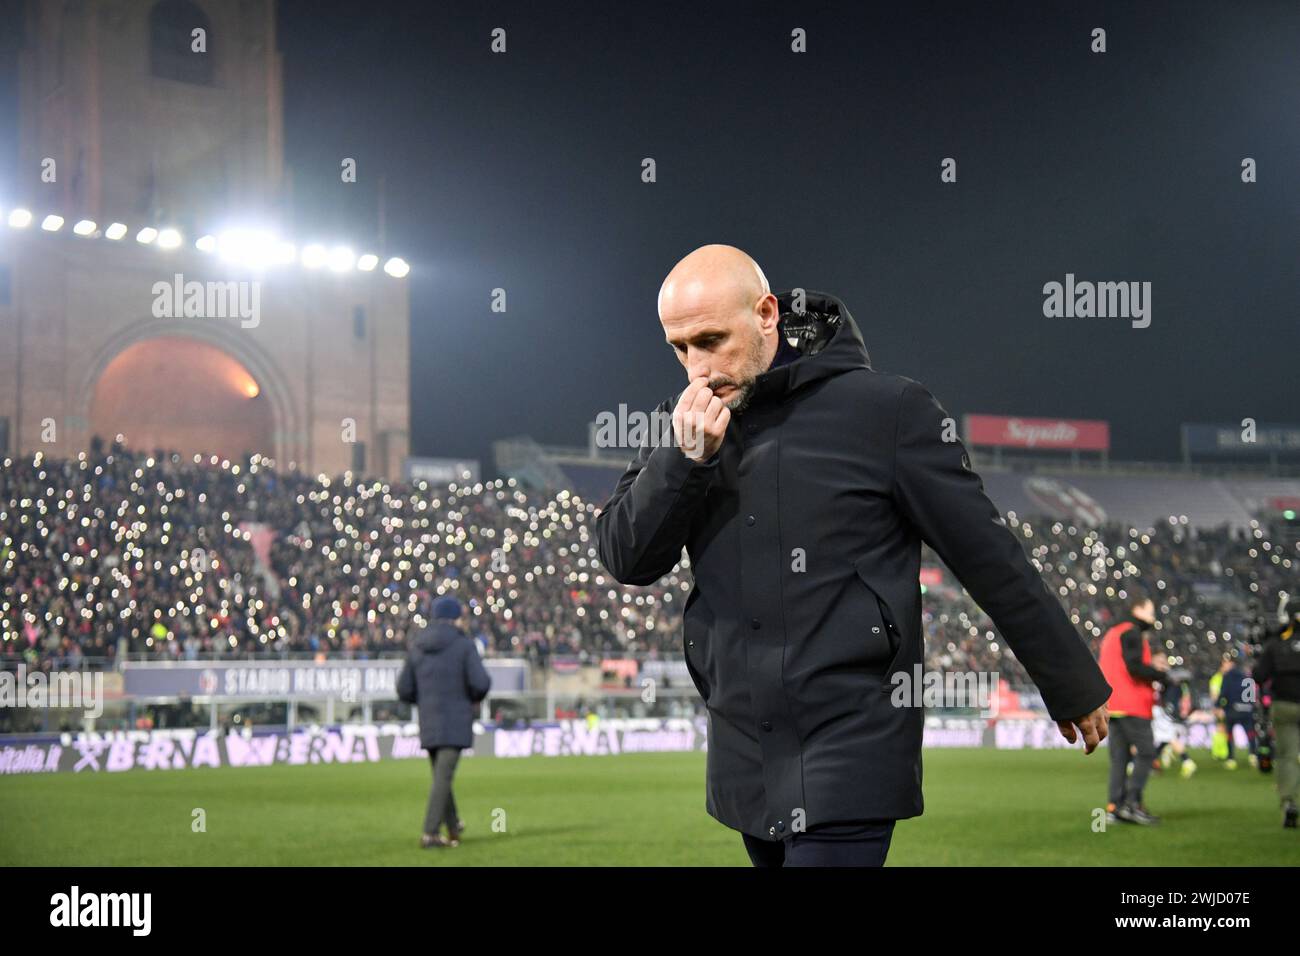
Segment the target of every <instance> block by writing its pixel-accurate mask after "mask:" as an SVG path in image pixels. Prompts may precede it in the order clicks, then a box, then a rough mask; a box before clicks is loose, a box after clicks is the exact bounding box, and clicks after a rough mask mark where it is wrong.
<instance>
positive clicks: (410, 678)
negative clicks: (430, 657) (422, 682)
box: [397, 654, 415, 704]
mask: <svg viewBox="0 0 1300 956" xmlns="http://www.w3.org/2000/svg"><path fill="white" fill-rule="evenodd" d="M397 699H398V700H401V701H405V702H406V703H408V704H414V703H415V670H414V669H413V668H412V667H411V657H410V655H409V654H408V655H407V657H406V662H405V663H404V664H402V671H401V673H400V674H398V675H397Z"/></svg>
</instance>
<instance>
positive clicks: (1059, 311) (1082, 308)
mask: <svg viewBox="0 0 1300 956" xmlns="http://www.w3.org/2000/svg"><path fill="white" fill-rule="evenodd" d="M1043 315H1045V316H1047V318H1049V319H1060V318H1067V319H1074V318H1079V319H1092V318H1097V319H1110V318H1120V319H1132V320H1133V321H1132V325H1133V328H1135V329H1145V328H1146V327H1147V326H1149V325H1150V324H1151V283H1150V282H1089V281H1087V280H1083V281H1079V282H1076V281H1075V279H1074V273H1073V272H1067V273H1066V274H1065V283H1064V284H1062V283H1060V282H1055V281H1053V282H1048V283H1047V284H1046V285H1044V286H1043Z"/></svg>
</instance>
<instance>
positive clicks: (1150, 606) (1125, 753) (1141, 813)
mask: <svg viewBox="0 0 1300 956" xmlns="http://www.w3.org/2000/svg"><path fill="white" fill-rule="evenodd" d="M1126 607H1127V609H1128V616H1127V617H1126V618H1125V619H1124V620H1122V621H1120V622H1119V623H1118V624H1116V625H1115V626H1114V627H1112V628H1111V629H1110V630H1108V631H1107V632H1106V636H1105V637H1103V638H1102V639H1101V654H1100V657H1099V660H1098V663H1099V664H1100V665H1101V672H1102V674H1103V675H1104V676H1105V678H1106V683H1108V684H1110V686H1111V695H1110V700H1109V702H1108V703H1107V704H1106V709H1107V711H1108V712H1109V713H1110V740H1109V741H1107V748H1108V749H1109V750H1110V802H1109V803H1107V805H1106V818H1107V820H1111V821H1114V820H1121V821H1123V822H1125V823H1138V824H1141V825H1143V826H1150V825H1152V824H1154V823H1159V822H1160V818H1159V817H1157V816H1155V815H1153V814H1150V813H1148V812H1147V810H1146V807H1144V806H1143V804H1142V790H1143V788H1144V787H1145V786H1146V782H1147V777H1149V776H1150V775H1151V762H1152V760H1154V759H1155V753H1156V747H1155V740H1154V738H1153V737H1152V734H1151V708H1152V706H1153V705H1154V704H1155V700H1156V692H1155V688H1153V687H1152V686H1151V685H1152V682H1154V681H1157V680H1160V679H1161V678H1162V677H1163V676H1164V673H1165V672H1164V671H1163V670H1162V669H1160V668H1159V667H1156V666H1154V665H1153V663H1152V660H1151V645H1150V644H1148V643H1147V635H1146V632H1147V631H1148V630H1150V628H1151V626H1152V625H1153V624H1154V623H1155V620H1156V606H1155V602H1154V601H1152V600H1151V598H1150V597H1148V596H1147V595H1146V594H1144V593H1142V592H1141V591H1136V590H1134V591H1131V592H1130V594H1129V597H1128V603H1127V605H1126ZM1130 750H1135V751H1136V753H1135V754H1133V755H1132V756H1131V757H1130ZM1130 760H1131V761H1132V764H1133V772H1132V774H1130V773H1129V771H1128V765H1129V762H1130Z"/></svg>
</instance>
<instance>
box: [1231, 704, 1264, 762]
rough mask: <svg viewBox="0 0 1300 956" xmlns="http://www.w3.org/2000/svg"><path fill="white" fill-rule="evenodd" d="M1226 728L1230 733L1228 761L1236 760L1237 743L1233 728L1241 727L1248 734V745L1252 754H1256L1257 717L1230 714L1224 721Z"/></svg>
mask: <svg viewBox="0 0 1300 956" xmlns="http://www.w3.org/2000/svg"><path fill="white" fill-rule="evenodd" d="M1223 723H1224V727H1225V729H1226V730H1227V731H1228V759H1229V760H1234V759H1236V756H1237V753H1236V750H1237V742H1236V735H1235V734H1234V733H1233V730H1232V728H1234V727H1240V728H1241V729H1242V730H1243V731H1244V732H1245V734H1246V743H1248V744H1249V745H1250V752H1251V753H1255V747H1256V740H1255V715H1254V714H1228V716H1227V719H1225V720H1224V722H1223Z"/></svg>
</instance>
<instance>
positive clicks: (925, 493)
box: [894, 381, 1111, 720]
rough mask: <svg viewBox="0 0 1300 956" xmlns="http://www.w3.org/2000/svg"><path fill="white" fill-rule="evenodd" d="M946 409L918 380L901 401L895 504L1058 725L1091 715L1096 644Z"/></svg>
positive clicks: (1099, 695) (1101, 695)
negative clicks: (999, 503)
mask: <svg viewBox="0 0 1300 956" xmlns="http://www.w3.org/2000/svg"><path fill="white" fill-rule="evenodd" d="M947 418H948V413H947V412H946V411H944V409H943V407H942V406H940V404H939V403H938V401H936V400H935V397H934V396H933V395H931V394H930V392H929V391H928V390H927V389H926V388H924V387H923V386H922V385H920V384H919V383H917V382H910V381H909V382H908V383H907V385H906V386H905V387H904V388H903V391H902V395H901V396H900V399H899V409H898V421H897V433H896V438H895V445H894V454H895V459H894V498H895V501H896V503H897V504H898V507H899V509H900V510H901V511H902V513H903V514H904V516H905V517H906V518H907V519H908V520H909V521H910V522H911V523H912V525H913V526H914V527H915V528H916V529H917V531H918V532H919V533H920V535H921V537H922V538H923V539H924V540H925V541H926V542H927V543H928V544H929V545H930V546H931V547H932V548H933V549H934V550H935V552H936V553H937V554H938V555H939V557H940V558H942V559H943V561H944V563H945V564H947V565H948V567H949V568H951V569H952V571H953V573H954V574H956V575H957V578H958V579H959V580H960V581H961V583H962V584H963V585H964V586H965V588H966V590H967V591H969V592H970V594H971V596H972V597H973V598H974V599H975V601H976V602H977V603H978V604H979V606H980V607H982V608H983V609H984V610H985V612H986V613H987V614H988V615H989V617H991V618H992V619H993V622H994V623H995V624H996V625H997V627H998V630H999V631H1000V632H1001V634H1002V636H1003V637H1004V638H1005V639H1006V642H1007V643H1008V644H1009V645H1010V646H1011V650H1012V651H1014V652H1015V655H1016V658H1017V659H1018V660H1019V661H1020V663H1021V664H1023V665H1024V668H1025V670H1026V671H1027V672H1028V673H1029V676H1030V677H1032V678H1033V680H1034V683H1035V684H1037V685H1038V689H1039V691H1040V692H1041V693H1042V695H1043V701H1044V703H1045V704H1046V705H1047V710H1048V713H1049V714H1050V715H1051V717H1052V719H1053V720H1073V719H1075V718H1078V717H1082V716H1085V715H1087V714H1090V713H1092V711H1094V710H1096V709H1097V708H1098V707H1101V706H1103V705H1104V704H1105V703H1106V701H1107V700H1108V699H1109V698H1110V691H1111V688H1110V685H1109V684H1107V683H1106V680H1105V678H1104V677H1103V676H1102V673H1101V668H1100V667H1098V666H1097V662H1096V660H1094V659H1093V656H1092V652H1091V651H1089V650H1088V645H1087V644H1085V643H1084V641H1083V638H1081V637H1080V636H1079V633H1078V632H1077V631H1076V630H1075V629H1074V626H1073V625H1072V624H1071V623H1070V620H1069V618H1067V617H1066V615H1065V611H1064V610H1063V609H1062V608H1061V605H1060V603H1059V602H1058V601H1057V599H1056V598H1055V597H1054V596H1053V595H1052V594H1051V592H1049V591H1048V590H1047V586H1046V585H1045V584H1044V583H1043V580H1042V578H1041V577H1040V576H1039V573H1038V571H1037V570H1036V569H1035V568H1034V566H1033V565H1032V564H1031V563H1030V561H1029V558H1028V557H1027V556H1026V555H1025V551H1024V548H1023V547H1022V546H1021V544H1020V542H1019V541H1018V540H1017V539H1016V536H1015V535H1014V534H1013V533H1012V532H1011V529H1010V528H1008V527H1007V525H1006V522H1005V520H1004V519H1003V518H1002V516H1001V515H1000V514H999V513H998V510H997V508H996V507H995V506H994V504H993V502H992V501H990V500H989V498H988V496H987V495H986V494H985V493H984V483H983V481H981V480H980V478H979V476H978V475H977V474H976V473H975V472H974V471H972V470H971V468H970V458H969V456H968V455H967V454H966V449H965V447H964V446H963V445H962V443H961V442H960V441H952V442H946V441H944V440H943V433H944V420H945V419H947Z"/></svg>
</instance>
